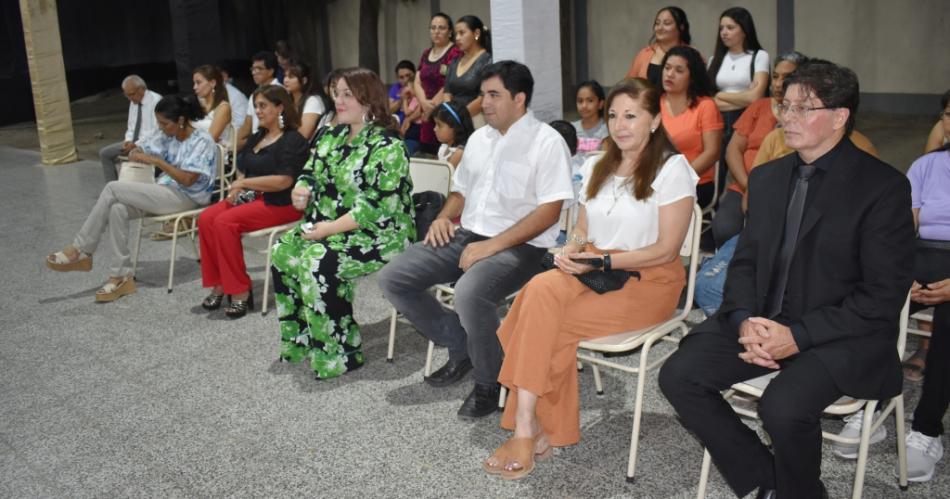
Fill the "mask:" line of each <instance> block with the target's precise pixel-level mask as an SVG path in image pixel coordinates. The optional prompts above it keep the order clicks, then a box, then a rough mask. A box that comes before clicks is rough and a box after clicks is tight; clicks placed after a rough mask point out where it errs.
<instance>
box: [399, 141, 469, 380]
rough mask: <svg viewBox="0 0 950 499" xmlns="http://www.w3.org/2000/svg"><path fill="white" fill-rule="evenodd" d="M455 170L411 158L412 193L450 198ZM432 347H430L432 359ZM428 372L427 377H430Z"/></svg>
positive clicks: (431, 161)
mask: <svg viewBox="0 0 950 499" xmlns="http://www.w3.org/2000/svg"><path fill="white" fill-rule="evenodd" d="M454 174H455V169H454V168H452V165H450V164H449V163H447V162H445V161H436V160H432V159H419V158H409V177H410V178H411V179H412V193H413V194H417V193H420V192H426V191H433V192H438V193H440V194H442V195H444V196H448V195H449V192H450V191H451V189H452V175H454ZM398 320H399V312H398V311H397V310H396V309H395V308H393V309H392V313H391V315H390V318H389V346H388V347H387V350H386V362H392V361H393V353H394V351H395V348H396V322H397V321H398ZM431 353H432V346H431V345H430V346H429V354H430V357H431ZM428 375H429V373H428V370H427V371H426V376H428Z"/></svg>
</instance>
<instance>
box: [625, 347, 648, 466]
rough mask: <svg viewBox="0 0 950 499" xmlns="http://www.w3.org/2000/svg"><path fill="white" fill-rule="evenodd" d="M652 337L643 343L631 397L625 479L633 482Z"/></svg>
mask: <svg viewBox="0 0 950 499" xmlns="http://www.w3.org/2000/svg"><path fill="white" fill-rule="evenodd" d="M652 343H653V341H652V339H648V340H647V341H646V343H644V344H643V349H642V350H641V352H640V368H639V369H638V371H637V394H636V397H635V398H634V399H633V403H634V406H633V430H631V432H630V458H629V459H628V461H627V481H628V482H633V480H634V478H635V473H636V471H637V448H638V447H639V445H640V422H641V419H642V418H643V391H644V389H645V388H646V379H647V365H648V362H647V361H648V360H649V357H650V347H651V345H652Z"/></svg>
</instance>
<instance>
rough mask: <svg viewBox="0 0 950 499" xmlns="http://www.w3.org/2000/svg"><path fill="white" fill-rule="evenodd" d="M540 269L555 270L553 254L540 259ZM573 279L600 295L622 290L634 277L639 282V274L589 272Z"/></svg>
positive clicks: (547, 254)
mask: <svg viewBox="0 0 950 499" xmlns="http://www.w3.org/2000/svg"><path fill="white" fill-rule="evenodd" d="M541 267H543V268H545V269H556V268H557V266H556V265H554V253H551V252H550V251H549V252H547V253H545V254H544V256H542V257H541ZM574 277H576V278H577V280H578V281H581V283H583V284H584V285H585V286H587V287H588V288H590V289H591V290H593V291H594V292H595V293H597V294H599V295H602V294H604V293H606V292H608V291H616V290H618V289H620V288H622V287H623V286H624V284H627V281H628V280H630V278H631V277H636V278H637V280H638V281H639V280H640V273H639V272H637V271H635V270H634V271H630V270H609V271H604V270H591V271H590V272H585V273H583V274H577V275H575V276H574Z"/></svg>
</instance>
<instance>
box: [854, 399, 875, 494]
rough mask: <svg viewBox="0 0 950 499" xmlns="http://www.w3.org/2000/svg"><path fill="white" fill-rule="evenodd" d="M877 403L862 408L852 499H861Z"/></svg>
mask: <svg viewBox="0 0 950 499" xmlns="http://www.w3.org/2000/svg"><path fill="white" fill-rule="evenodd" d="M875 409H877V401H876V400H872V401H869V402H868V404H867V405H866V406H865V407H864V416H863V421H862V422H861V443H860V444H858V467H857V469H856V470H855V471H854V487H853V489H852V491H851V498H852V499H861V492H862V491H863V489H864V471H865V468H867V464H868V448H869V447H870V446H871V443H870V442H871V424H872V423H873V422H874V410H875Z"/></svg>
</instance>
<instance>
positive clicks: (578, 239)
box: [567, 234, 588, 246]
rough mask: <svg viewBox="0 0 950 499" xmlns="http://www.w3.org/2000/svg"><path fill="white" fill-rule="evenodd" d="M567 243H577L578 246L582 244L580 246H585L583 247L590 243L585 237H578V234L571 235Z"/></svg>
mask: <svg viewBox="0 0 950 499" xmlns="http://www.w3.org/2000/svg"><path fill="white" fill-rule="evenodd" d="M567 242H569V243H577V244H580V245H582V246H583V245H585V244H587V242H588V241H587V239H586V238H583V237H581V236H579V235H577V234H571V236H570V237H568V238H567Z"/></svg>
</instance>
